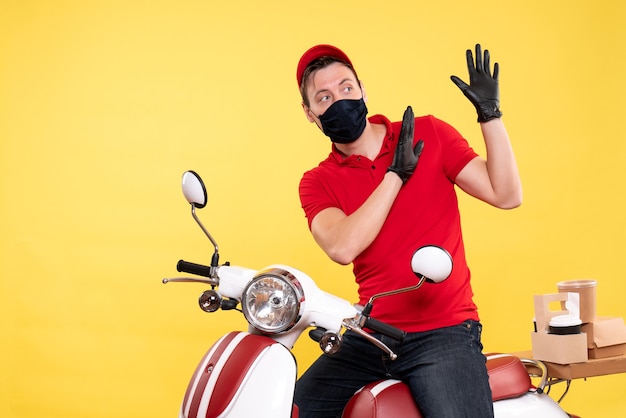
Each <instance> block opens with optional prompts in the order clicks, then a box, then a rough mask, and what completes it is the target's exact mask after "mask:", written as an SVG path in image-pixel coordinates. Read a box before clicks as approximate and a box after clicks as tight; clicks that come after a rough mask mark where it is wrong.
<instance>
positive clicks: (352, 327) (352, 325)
mask: <svg viewBox="0 0 626 418" xmlns="http://www.w3.org/2000/svg"><path fill="white" fill-rule="evenodd" d="M343 326H344V327H345V328H346V329H347V330H348V331H354V332H355V333H357V334H359V335H360V336H362V337H363V338H365V339H366V340H368V341H369V342H371V343H372V344H374V345H375V346H376V347H378V348H380V349H381V350H382V351H384V352H385V353H387V354H389V358H390V359H391V360H395V359H397V358H398V355H397V354H396V353H394V352H393V350H392V349H391V348H389V347H388V346H387V345H386V344H385V343H384V342H382V341H380V340H379V339H377V338H375V337H373V336H372V335H371V334H369V333H367V332H365V331H363V329H362V328H361V327H360V326H359V324H358V321H357V320H356V319H354V318H352V319H349V320H348V319H346V320H344V321H343Z"/></svg>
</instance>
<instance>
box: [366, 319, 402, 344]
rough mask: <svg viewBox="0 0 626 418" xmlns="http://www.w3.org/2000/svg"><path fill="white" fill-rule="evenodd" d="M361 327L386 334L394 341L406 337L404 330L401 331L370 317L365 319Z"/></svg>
mask: <svg viewBox="0 0 626 418" xmlns="http://www.w3.org/2000/svg"><path fill="white" fill-rule="evenodd" d="M363 328H368V329H370V330H372V331H374V332H378V333H380V334H383V335H386V336H387V337H390V338H393V339H394V340H396V341H402V340H404V337H406V331H402V330H401V329H399V328H396V327H394V326H392V325H389V324H386V323H384V322H382V321H379V320H377V319H374V318H370V317H368V318H366V319H365V322H364V323H363Z"/></svg>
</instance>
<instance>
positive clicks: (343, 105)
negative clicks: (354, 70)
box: [319, 98, 367, 144]
mask: <svg viewBox="0 0 626 418" xmlns="http://www.w3.org/2000/svg"><path fill="white" fill-rule="evenodd" d="M366 116H367V107H366V106H365V101H364V100H363V99H362V98H361V99H358V100H350V99H344V100H338V101H336V102H335V103H333V104H332V105H331V106H330V107H329V108H328V109H326V112H324V114H323V115H320V116H319V120H320V123H321V124H322V131H324V133H325V134H326V136H328V137H330V140H331V141H332V142H335V143H337V144H349V143H351V142H354V141H356V140H357V139H358V138H359V137H360V136H361V134H362V133H363V131H364V130H365V124H366V122H367V119H366Z"/></svg>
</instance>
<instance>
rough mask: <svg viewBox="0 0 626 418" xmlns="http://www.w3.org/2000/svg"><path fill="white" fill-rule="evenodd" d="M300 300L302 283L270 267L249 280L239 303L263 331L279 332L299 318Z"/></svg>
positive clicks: (284, 272) (245, 313) (250, 321)
mask: <svg viewBox="0 0 626 418" xmlns="http://www.w3.org/2000/svg"><path fill="white" fill-rule="evenodd" d="M303 300H304V294H303V292H302V287H301V286H300V283H299V282H298V280H297V279H296V278H295V277H294V276H293V275H292V274H291V273H289V272H287V271H285V270H282V269H269V270H266V271H262V272H260V273H258V274H257V275H256V276H255V277H254V278H253V279H252V280H251V281H250V283H248V285H247V286H246V288H245V290H244V292H243V295H242V299H241V306H242V309H243V314H244V316H245V317H246V319H247V321H248V323H250V325H252V326H253V327H255V328H256V329H258V330H260V331H262V332H266V333H278V332H282V331H285V330H288V329H290V328H291V327H293V326H294V325H295V324H296V322H298V320H299V319H300V302H302V301H303Z"/></svg>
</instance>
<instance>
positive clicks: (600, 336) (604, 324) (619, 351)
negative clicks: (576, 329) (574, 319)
mask: <svg viewBox="0 0 626 418" xmlns="http://www.w3.org/2000/svg"><path fill="white" fill-rule="evenodd" d="M582 331H583V332H585V333H586V334H587V348H588V349H589V352H588V356H589V358H590V359H600V358H606V357H613V356H621V355H624V353H626V325H624V319H623V318H617V317H610V316H599V317H597V318H596V320H595V321H594V322H590V323H588V324H583V326H582Z"/></svg>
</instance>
